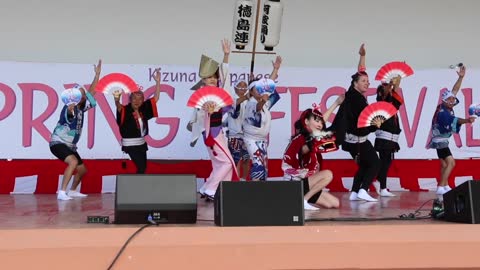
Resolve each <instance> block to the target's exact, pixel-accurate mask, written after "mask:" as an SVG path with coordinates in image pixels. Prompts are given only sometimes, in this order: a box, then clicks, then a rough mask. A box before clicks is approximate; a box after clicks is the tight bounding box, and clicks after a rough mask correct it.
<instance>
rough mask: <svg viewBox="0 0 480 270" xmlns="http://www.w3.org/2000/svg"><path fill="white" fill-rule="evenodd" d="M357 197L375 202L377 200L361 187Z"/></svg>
mask: <svg viewBox="0 0 480 270" xmlns="http://www.w3.org/2000/svg"><path fill="white" fill-rule="evenodd" d="M357 197H358V198H359V199H362V200H365V201H367V202H377V201H378V200H377V199H375V198H373V197H372V196H370V195H369V194H368V192H367V191H366V190H365V189H363V188H362V189H360V190H359V191H358V194H357Z"/></svg>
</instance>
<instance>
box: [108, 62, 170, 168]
mask: <svg viewBox="0 0 480 270" xmlns="http://www.w3.org/2000/svg"><path fill="white" fill-rule="evenodd" d="M160 78H161V74H160V71H159V70H156V71H155V74H154V76H153V79H154V80H155V94H154V96H153V97H152V98H150V99H148V100H146V101H145V96H144V95H143V92H142V90H140V89H139V90H138V91H137V92H133V93H131V94H130V97H129V99H130V102H129V103H128V104H127V105H122V104H121V103H120V96H121V95H122V91H114V92H113V97H114V99H115V105H116V107H117V124H118V127H119V129H120V135H122V151H123V152H125V153H127V154H128V155H129V156H130V159H131V160H132V161H133V163H134V164H135V166H136V167H137V172H136V173H137V174H144V173H145V170H146V169H147V151H148V146H147V143H146V142H145V136H146V135H148V131H149V129H148V120H150V119H152V118H154V117H158V113H157V101H158V99H159V97H160Z"/></svg>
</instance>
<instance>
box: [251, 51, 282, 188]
mask: <svg viewBox="0 0 480 270" xmlns="http://www.w3.org/2000/svg"><path fill="white" fill-rule="evenodd" d="M281 64H282V58H281V57H280V56H277V57H276V59H275V62H273V71H272V73H271V74H270V79H271V80H273V81H275V80H276V79H277V77H278V70H279V69H280V66H281ZM263 83H264V80H256V81H253V82H252V83H250V85H249V88H250V99H249V100H248V102H247V104H246V106H245V118H244V121H243V134H244V135H243V137H244V138H243V140H244V141H245V144H246V146H247V150H248V154H249V155H250V159H251V160H252V167H251V168H250V179H251V180H252V181H265V180H267V177H268V153H267V148H268V135H269V134H270V125H271V121H272V115H271V112H270V109H271V108H272V106H273V105H274V104H275V103H276V102H277V101H278V100H279V99H280V95H279V94H278V93H277V91H274V92H273V93H272V94H270V95H269V94H267V93H262V94H260V93H259V92H258V90H257V88H263V87H274V86H266V85H262V84H263Z"/></svg>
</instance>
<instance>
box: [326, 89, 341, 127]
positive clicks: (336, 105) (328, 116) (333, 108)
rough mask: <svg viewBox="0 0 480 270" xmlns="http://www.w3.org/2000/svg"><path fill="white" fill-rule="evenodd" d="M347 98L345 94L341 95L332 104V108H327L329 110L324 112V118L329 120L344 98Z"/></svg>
mask: <svg viewBox="0 0 480 270" xmlns="http://www.w3.org/2000/svg"><path fill="white" fill-rule="evenodd" d="M344 99H345V95H340V96H338V98H337V99H336V100H335V101H334V102H333V104H332V105H331V106H330V108H328V109H327V111H326V112H325V113H324V114H323V120H324V121H325V122H327V121H328V118H330V115H331V114H332V112H333V111H335V109H336V108H337V107H338V106H340V104H342V102H343V100H344Z"/></svg>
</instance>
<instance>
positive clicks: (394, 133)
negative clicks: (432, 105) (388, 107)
mask: <svg viewBox="0 0 480 270" xmlns="http://www.w3.org/2000/svg"><path fill="white" fill-rule="evenodd" d="M400 80H401V77H400V76H397V77H395V78H393V79H392V80H391V81H390V82H384V83H382V84H381V85H379V86H378V87H377V101H385V102H388V103H391V104H392V105H393V106H395V108H397V110H398V109H400V106H401V105H402V104H403V98H402V97H401V96H400V95H399V94H398V93H397V90H398V89H399V87H400ZM400 132H402V130H401V129H400V123H399V121H398V115H397V114H395V115H394V116H393V117H392V118H390V119H388V120H387V121H385V122H384V123H383V124H382V125H381V126H380V128H379V129H378V130H377V131H375V135H376V139H375V150H377V152H378V154H379V155H380V169H379V171H378V175H377V180H378V182H373V185H374V186H375V189H376V191H377V193H378V194H379V195H380V196H381V197H394V196H395V194H393V193H391V192H390V191H388V189H387V174H388V170H389V168H390V165H391V164H392V159H393V157H394V153H395V152H398V151H399V150H400V145H399V144H398V137H399V134H400Z"/></svg>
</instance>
